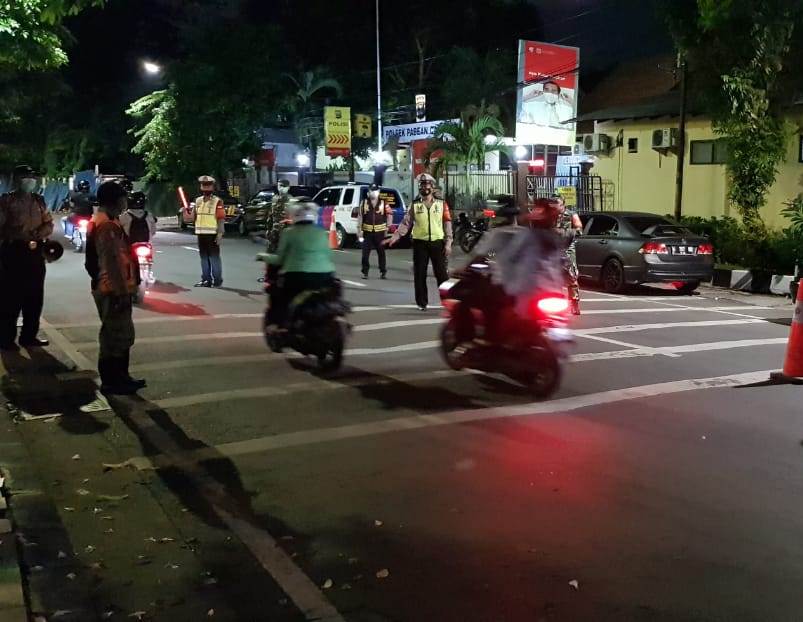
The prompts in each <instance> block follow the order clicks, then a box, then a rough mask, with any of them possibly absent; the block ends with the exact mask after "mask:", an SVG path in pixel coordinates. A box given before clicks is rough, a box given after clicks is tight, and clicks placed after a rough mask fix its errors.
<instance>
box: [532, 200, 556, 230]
mask: <svg viewBox="0 0 803 622" xmlns="http://www.w3.org/2000/svg"><path fill="white" fill-rule="evenodd" d="M558 205H559V204H558V201H557V200H556V199H536V200H535V202H534V203H533V207H532V209H530V213H529V215H528V220H529V221H530V223H531V224H532V226H533V227H535V228H537V229H551V228H553V227H554V226H555V223H556V222H557V219H558V211H559V208H558Z"/></svg>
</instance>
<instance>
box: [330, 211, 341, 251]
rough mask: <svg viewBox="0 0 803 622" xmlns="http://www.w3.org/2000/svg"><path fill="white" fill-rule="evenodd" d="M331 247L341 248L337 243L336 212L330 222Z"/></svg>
mask: <svg viewBox="0 0 803 622" xmlns="http://www.w3.org/2000/svg"><path fill="white" fill-rule="evenodd" d="M329 248H333V249H334V248H339V246H338V244H337V230H336V229H335V215H334V214H332V220H331V221H330V222H329Z"/></svg>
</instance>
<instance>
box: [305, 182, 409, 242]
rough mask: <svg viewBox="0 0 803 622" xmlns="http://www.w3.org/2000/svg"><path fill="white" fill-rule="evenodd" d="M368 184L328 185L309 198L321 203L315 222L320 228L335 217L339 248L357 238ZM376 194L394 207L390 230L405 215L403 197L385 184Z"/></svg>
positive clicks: (325, 226)
mask: <svg viewBox="0 0 803 622" xmlns="http://www.w3.org/2000/svg"><path fill="white" fill-rule="evenodd" d="M368 186H369V184H363V183H347V184H342V185H336V186H327V187H326V188H324V189H323V190H321V191H320V192H319V193H318V194H316V195H315V197H314V198H313V199H312V200H313V201H315V202H316V203H317V204H318V205H320V206H321V211H320V215H319V219H318V222H319V224H320V225H321V226H322V227H323V228H325V229H328V228H329V227H330V225H331V222H332V217H333V216H334V221H335V231H336V232H337V244H338V248H346V247H348V246H353V245H354V243H355V242H356V241H357V237H358V235H357V234H358V232H357V216H358V215H359V209H360V205H361V204H362V202H363V201H364V200H365V198H366V196H367V193H368ZM379 196H380V198H381V199H382V200H383V201H384V202H385V203H386V204H387V205H388V206H389V207H390V208H391V210H393V224H392V225H391V227H390V231H389V233H393V232H394V231H396V228H397V227H398V226H399V223H401V221H402V218H404V213H405V211H406V210H405V205H404V199H402V197H401V195H400V194H399V192H398V191H397V190H396V189H395V188H388V187H386V186H381V187H380V189H379Z"/></svg>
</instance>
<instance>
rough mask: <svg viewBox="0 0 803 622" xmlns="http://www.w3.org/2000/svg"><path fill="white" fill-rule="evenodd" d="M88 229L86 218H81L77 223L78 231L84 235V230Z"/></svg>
mask: <svg viewBox="0 0 803 622" xmlns="http://www.w3.org/2000/svg"><path fill="white" fill-rule="evenodd" d="M88 228H89V219H88V218H81V219H80V220H79V221H78V231H80V232H81V233H86V230H87V229H88Z"/></svg>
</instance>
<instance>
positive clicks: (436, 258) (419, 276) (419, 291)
mask: <svg viewBox="0 0 803 622" xmlns="http://www.w3.org/2000/svg"><path fill="white" fill-rule="evenodd" d="M430 261H431V262H432V271H433V272H434V273H435V280H436V281H438V285H440V284H441V283H443V282H444V281H446V280H447V279H448V278H449V275H448V274H447V272H446V251H445V244H444V241H443V240H438V241H437V242H428V241H426V240H413V276H414V279H415V303H416V304H417V305H418V306H419V307H426V306H427V304H429V296H427V269H428V267H429V262H430Z"/></svg>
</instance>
